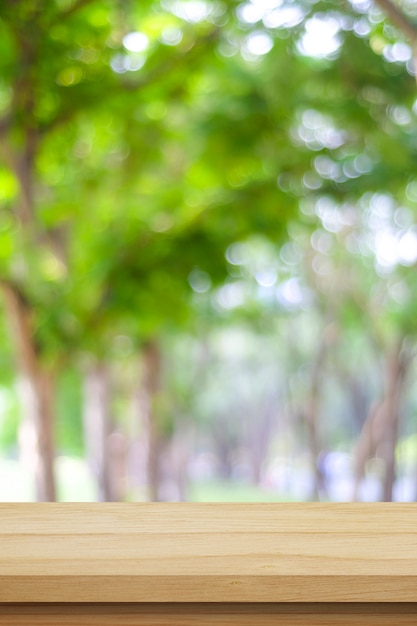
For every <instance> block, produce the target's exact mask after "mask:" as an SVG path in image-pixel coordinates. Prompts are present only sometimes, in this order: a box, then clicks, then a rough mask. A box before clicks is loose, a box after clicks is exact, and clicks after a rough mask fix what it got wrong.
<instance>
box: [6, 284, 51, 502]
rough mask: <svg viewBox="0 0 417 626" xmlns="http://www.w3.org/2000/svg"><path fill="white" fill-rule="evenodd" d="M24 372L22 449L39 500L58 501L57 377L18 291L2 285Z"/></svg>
mask: <svg viewBox="0 0 417 626" xmlns="http://www.w3.org/2000/svg"><path fill="white" fill-rule="evenodd" d="M1 287H2V291H3V294H4V301H5V306H6V313H7V316H8V318H9V323H10V327H11V332H12V337H13V340H14V343H15V347H16V354H17V360H18V366H19V372H20V384H19V392H20V398H21V405H22V422H23V427H22V429H21V445H22V448H21V450H22V453H23V455H24V456H25V457H26V459H27V462H28V465H29V467H30V468H31V471H32V473H33V478H34V483H35V493H36V499H37V500H38V501H40V502H53V501H55V499H56V488H55V476H54V444H53V422H54V407H53V382H54V380H53V376H52V374H51V372H48V371H47V370H46V369H45V366H44V365H43V364H42V363H41V359H40V354H39V350H38V348H37V346H36V344H35V341H34V339H33V332H32V328H31V321H30V312H29V310H28V307H27V305H26V303H25V302H24V299H23V298H22V296H21V294H20V293H19V292H18V290H17V289H16V288H15V287H13V286H12V285H11V284H9V283H4V282H3V283H2V284H1Z"/></svg>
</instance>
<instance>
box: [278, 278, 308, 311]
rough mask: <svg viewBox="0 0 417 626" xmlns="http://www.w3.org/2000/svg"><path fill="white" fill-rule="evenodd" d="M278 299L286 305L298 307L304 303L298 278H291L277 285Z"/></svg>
mask: <svg viewBox="0 0 417 626" xmlns="http://www.w3.org/2000/svg"><path fill="white" fill-rule="evenodd" d="M277 300H278V302H279V303H280V304H282V305H284V306H286V307H290V308H292V307H298V306H301V305H302V304H303V300H304V298H303V292H302V289H301V286H300V282H299V280H298V279H297V278H290V279H288V280H286V281H285V282H284V283H281V284H280V285H278V287H277Z"/></svg>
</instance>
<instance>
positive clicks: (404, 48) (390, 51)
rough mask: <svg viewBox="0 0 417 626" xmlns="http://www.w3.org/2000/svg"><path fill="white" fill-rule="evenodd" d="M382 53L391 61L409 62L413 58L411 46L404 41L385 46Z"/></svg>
mask: <svg viewBox="0 0 417 626" xmlns="http://www.w3.org/2000/svg"><path fill="white" fill-rule="evenodd" d="M382 54H383V56H384V59H386V60H387V61H388V62H389V63H407V61H409V60H410V59H412V58H413V52H412V50H411V48H410V46H409V45H408V44H406V43H404V42H402V41H399V42H397V43H394V44H392V45H388V46H385V48H384V49H383V51H382Z"/></svg>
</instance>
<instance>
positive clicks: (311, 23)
mask: <svg viewBox="0 0 417 626" xmlns="http://www.w3.org/2000/svg"><path fill="white" fill-rule="evenodd" d="M340 30H341V26H340V24H339V22H338V20H336V19H335V18H334V17H324V16H323V17H318V16H314V17H313V18H311V19H310V20H307V22H306V25H305V33H304V34H303V35H302V36H301V39H300V40H299V42H298V44H297V47H298V50H299V51H300V52H301V54H303V55H304V56H309V57H314V58H318V59H320V58H325V57H328V56H331V55H333V54H334V53H335V52H337V51H338V50H339V48H340V46H341V39H340V37H339V32H340Z"/></svg>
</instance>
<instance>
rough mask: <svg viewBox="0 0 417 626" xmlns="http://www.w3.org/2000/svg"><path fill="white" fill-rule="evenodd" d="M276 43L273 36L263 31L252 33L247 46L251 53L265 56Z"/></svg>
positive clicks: (246, 43)
mask: <svg viewBox="0 0 417 626" xmlns="http://www.w3.org/2000/svg"><path fill="white" fill-rule="evenodd" d="M273 45H274V43H273V41H272V38H271V37H270V36H269V35H268V34H267V33H263V32H254V33H251V34H250V35H249V36H248V37H247V38H246V41H245V48H246V50H247V51H248V52H249V54H253V55H254V56H263V55H264V54H268V52H269V51H270V50H271V49H272V46H273Z"/></svg>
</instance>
